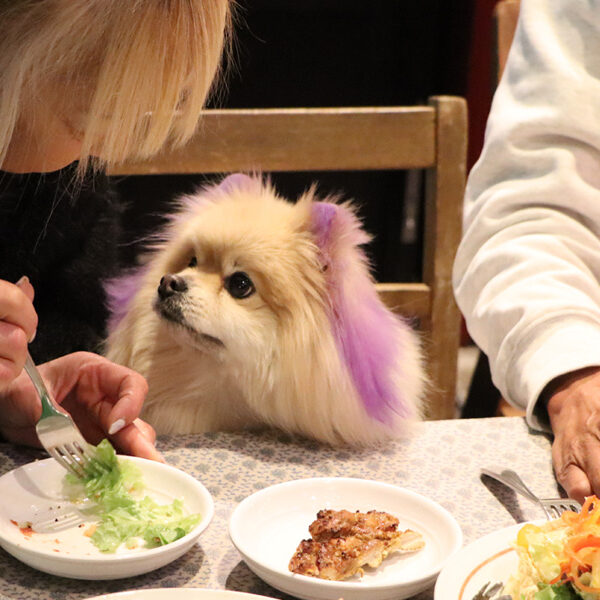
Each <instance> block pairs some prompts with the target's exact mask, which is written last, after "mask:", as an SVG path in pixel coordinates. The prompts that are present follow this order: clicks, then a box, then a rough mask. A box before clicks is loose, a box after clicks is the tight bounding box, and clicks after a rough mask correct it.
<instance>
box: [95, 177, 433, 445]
mask: <svg viewBox="0 0 600 600" xmlns="http://www.w3.org/2000/svg"><path fill="white" fill-rule="evenodd" d="M314 204H315V198H314V192H313V191H312V190H311V191H309V192H307V193H306V194H305V195H304V196H303V197H302V198H300V199H299V201H298V202H297V203H296V204H292V203H289V202H287V201H285V200H283V199H281V198H279V197H278V196H277V194H276V192H275V191H274V190H273V188H272V187H271V186H270V184H268V183H264V182H263V181H262V180H261V179H260V178H259V177H253V178H248V177H246V176H241V175H238V176H232V177H230V178H228V179H226V180H225V181H224V182H223V184H221V186H218V187H214V188H209V189H204V190H201V191H199V192H198V194H197V195H196V196H195V197H188V198H184V199H183V200H182V207H181V211H180V212H179V213H177V214H176V215H175V216H174V217H173V219H172V221H171V223H170V226H169V227H168V228H167V230H166V232H165V235H164V236H163V239H162V241H160V242H159V243H158V244H157V245H156V248H155V249H154V252H152V253H151V255H150V259H149V262H148V263H147V264H145V265H144V266H143V267H142V268H141V271H140V273H141V274H138V276H137V277H138V280H139V287H138V286H137V285H136V290H135V293H134V294H133V295H132V297H131V298H129V299H128V301H127V305H126V307H125V308H124V309H123V310H121V313H122V314H118V313H119V311H118V310H117V311H116V314H115V319H114V320H115V323H116V326H114V329H113V331H112V332H111V334H110V336H109V339H108V343H107V356H108V358H110V359H112V360H113V361H116V362H118V363H122V364H125V365H128V366H130V367H132V368H134V369H136V370H137V371H139V372H140V373H142V374H143V375H144V376H145V377H146V378H147V380H148V384H149V395H148V398H147V400H146V403H145V407H144V411H143V413H142V417H143V418H144V419H146V420H147V421H149V422H150V423H151V424H152V425H154V427H155V428H156V430H157V432H158V433H170V434H176V433H190V432H202V431H211V430H235V429H241V428H246V427H252V426H256V425H261V424H269V425H273V426H276V427H279V428H281V429H283V430H286V431H289V432H292V433H299V434H302V435H305V436H308V437H312V438H316V439H317V440H321V441H324V442H328V443H331V444H340V443H349V444H370V443H373V442H376V441H379V440H381V439H384V438H389V437H391V436H395V435H397V433H398V432H399V431H402V430H403V428H402V425H403V423H405V422H407V421H410V420H412V419H413V418H415V417H418V415H419V413H420V402H421V395H422V390H423V380H424V377H423V370H422V365H421V362H422V359H421V353H420V349H419V342H418V339H417V337H416V336H415V334H414V333H413V332H412V331H411V330H410V329H409V328H408V326H407V325H406V324H405V323H404V322H403V321H401V320H399V319H397V318H396V317H393V316H392V315H391V313H388V312H387V310H386V309H384V308H383V306H382V305H381V306H377V307H376V309H377V310H380V311H384V310H386V315H385V318H386V319H387V318H388V317H389V320H388V321H387V323H388V325H387V326H388V327H389V328H390V331H389V332H388V333H389V334H390V335H391V336H392V338H391V339H392V341H393V343H394V345H395V347H394V351H395V352H397V354H398V356H397V357H396V355H394V358H393V361H392V364H391V368H390V372H389V373H386V374H385V376H386V377H389V379H390V381H391V382H392V385H393V388H394V392H395V393H396V392H397V394H398V395H400V396H401V397H402V399H401V400H398V399H390V398H387V399H385V400H386V402H387V407H386V409H385V411H384V412H383V413H382V414H384V417H382V416H381V414H380V415H379V416H377V417H376V418H374V417H373V416H372V414H370V413H369V410H368V409H367V408H366V407H365V403H364V402H363V400H362V398H361V394H360V392H359V390H358V389H357V386H356V384H355V378H354V379H353V375H352V367H351V365H348V364H347V361H346V360H345V357H344V352H343V351H341V350H340V342H339V336H338V337H337V338H336V335H335V332H334V326H333V323H335V322H336V321H335V319H336V318H337V317H336V314H337V313H336V311H338V307H337V306H335V302H334V301H333V300H332V291H331V290H332V287H331V285H332V284H331V281H329V277H330V272H329V271H328V269H329V270H330V271H331V270H333V268H334V267H336V268H338V271H339V269H343V272H342V273H341V274H340V273H339V272H338V274H337V276H338V278H339V282H338V283H337V284H336V285H337V288H340V287H341V286H343V285H345V284H344V283H343V282H344V281H352V280H353V279H352V278H353V276H354V275H355V276H356V277H362V279H361V280H360V281H363V280H364V282H365V286H369V287H370V288H372V287H373V282H372V280H371V279H370V275H369V274H368V265H367V264H366V260H365V258H364V255H363V254H362V252H361V251H360V250H359V249H358V248H355V249H351V250H348V251H347V252H345V253H344V254H343V255H341V256H340V257H338V258H336V257H334V256H329V255H327V252H333V250H331V248H329V250H327V251H326V252H324V250H323V248H320V247H319V240H318V239H317V237H318V235H317V233H316V232H315V223H314V215H313V211H312V208H313V206H314ZM335 208H336V209H337V210H341V211H345V213H346V215H348V214H350V215H351V219H353V220H354V222H355V223H356V224H358V221H357V220H356V217H355V216H354V213H353V212H352V209H351V207H349V206H348V205H335ZM357 227H358V225H357ZM355 233H356V232H355ZM358 233H359V234H361V235H362V236H363V241H364V239H367V238H366V235H365V234H364V232H361V231H360V230H358ZM335 241H336V240H334V242H335ZM328 261H329V262H328ZM336 261H337V262H336ZM340 265H341V266H340ZM240 272H243V273H245V274H247V275H248V276H249V278H250V279H251V280H252V282H253V284H254V288H255V292H254V293H252V294H251V295H249V296H248V297H246V298H235V297H233V296H232V295H231V293H230V292H228V290H227V286H228V285H230V283H228V282H231V279H229V278H230V277H231V275H232V274H233V273H240ZM353 274H354V275H353ZM165 275H167V277H168V278H171V279H170V281H172V282H177V284H178V285H180V287H184V288H185V290H184V291H181V292H180V291H177V292H173V294H172V296H169V297H167V298H163V299H161V296H160V295H159V294H158V293H157V290H158V287H159V282H160V281H161V278H163V277H164V276H165ZM332 276H333V275H332ZM236 277H237V276H236ZM165 281H166V280H163V291H164V289H165V286H164V282H165ZM182 282H183V283H182ZM126 285H129V286H131V285H132V283H131V279H130V280H129V281H128V282H126V280H125V279H122V280H121V281H118V280H117V281H115V282H112V284H111V285H110V286H109V291H110V292H111V293H112V295H113V297H114V298H115V297H118V296H119V294H120V295H121V296H123V295H127V294H124V293H123V287H124V286H126ZM168 291H171V290H168ZM336 294H337V297H342V298H344V294H345V301H348V302H350V303H352V302H354V294H355V292H354V291H353V290H352V289H349V290H340V289H337V292H336ZM369 294H370V296H369V298H371V300H372V299H373V298H375V300H373V302H379V300H378V299H377V298H376V295H375V293H374V292H373V290H372V289H371V290H370V291H369ZM115 302H116V300H115ZM117 321H118V322H117ZM354 325H358V326H360V325H361V324H360V323H355V324H354Z"/></svg>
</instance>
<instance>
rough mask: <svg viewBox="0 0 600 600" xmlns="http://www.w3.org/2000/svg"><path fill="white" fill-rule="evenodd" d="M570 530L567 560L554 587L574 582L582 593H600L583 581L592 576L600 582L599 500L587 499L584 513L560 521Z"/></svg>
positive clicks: (568, 514)
mask: <svg viewBox="0 0 600 600" xmlns="http://www.w3.org/2000/svg"><path fill="white" fill-rule="evenodd" d="M559 520H560V521H562V523H563V524H564V525H566V526H568V527H569V529H570V535H569V538H568V540H567V542H566V544H565V548H564V553H565V560H563V562H561V564H560V573H559V575H558V576H557V577H555V578H554V579H553V580H552V581H551V582H550V583H551V584H554V583H560V582H567V581H570V582H571V583H572V584H573V585H574V586H575V587H576V588H577V589H579V590H581V591H582V592H590V593H600V587H592V586H589V585H587V584H585V583H583V581H582V580H581V579H582V577H583V575H585V574H586V573H592V576H595V577H592V580H594V579H596V580H598V579H600V573H598V572H597V568H596V572H594V568H593V567H594V565H596V566H597V565H600V500H599V499H598V498H597V497H596V496H589V497H588V498H586V500H585V502H584V504H583V506H582V508H581V512H580V513H575V512H571V511H566V512H564V513H563V514H562V515H561V517H560V519H559Z"/></svg>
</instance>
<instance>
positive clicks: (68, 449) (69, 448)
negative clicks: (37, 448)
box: [48, 443, 92, 477]
mask: <svg viewBox="0 0 600 600" xmlns="http://www.w3.org/2000/svg"><path fill="white" fill-rule="evenodd" d="M48 452H49V453H50V455H51V456H52V457H53V458H55V459H56V460H57V461H58V462H59V463H60V464H61V465H62V466H63V467H64V468H65V469H67V471H70V472H71V473H73V475H75V476H77V477H84V476H85V469H84V464H86V463H88V462H89V463H90V464H91V461H92V456H91V454H90V452H89V450H87V448H85V449H84V448H81V447H79V445H78V444H75V443H72V444H64V445H63V446H55V447H54V448H50V449H48Z"/></svg>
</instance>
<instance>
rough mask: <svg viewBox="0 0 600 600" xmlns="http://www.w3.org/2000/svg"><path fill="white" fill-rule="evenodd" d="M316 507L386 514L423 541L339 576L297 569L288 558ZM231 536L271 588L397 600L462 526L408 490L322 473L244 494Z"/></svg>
mask: <svg viewBox="0 0 600 600" xmlns="http://www.w3.org/2000/svg"><path fill="white" fill-rule="evenodd" d="M321 509H333V510H342V509H346V510H349V511H356V510H359V511H361V512H366V511H369V510H377V511H384V512H388V513H390V514H392V515H394V516H395V517H397V518H398V519H399V521H400V524H399V526H398V529H399V530H404V529H412V530H414V531H418V532H419V533H421V534H422V535H423V537H424V539H425V547H424V548H423V549H422V550H420V551H418V552H415V553H414V554H405V555H399V554H392V555H390V557H388V558H386V559H385V560H384V561H383V562H382V563H381V565H380V566H379V567H378V568H377V569H370V568H368V567H367V568H366V569H365V573H364V575H363V577H362V578H360V577H359V576H358V575H355V576H354V577H352V578H350V579H347V580H345V581H328V580H324V579H319V578H317V577H308V576H305V575H297V574H294V573H291V572H290V571H289V570H288V563H289V560H290V558H291V557H292V555H293V554H294V552H295V550H296V548H297V547H298V544H299V543H300V541H301V540H303V539H306V538H310V533H309V531H308V526H309V525H310V524H311V523H312V522H313V521H314V519H315V518H316V515H317V512H318V511H319V510H321ZM229 534H230V536H231V540H232V541H233V543H234V545H235V546H236V548H237V549H238V551H239V552H240V554H241V555H242V556H243V558H244V560H245V561H246V564H247V565H248V566H249V567H250V569H252V571H254V573H256V575H258V576H259V577H260V578H261V579H264V580H265V581H266V582H267V583H269V584H270V585H272V586H273V587H275V588H277V589H279V590H281V591H283V592H285V593H287V594H291V595H292V596H296V597H298V598H303V599H305V600H338V599H339V598H344V600H364V599H365V598H368V599H369V600H389V599H394V600H400V599H401V598H407V597H409V596H412V595H414V594H416V593H417V592H419V591H421V590H423V589H425V588H426V587H428V586H429V585H431V584H432V583H433V581H434V579H435V577H436V576H437V574H438V573H439V571H440V569H441V568H442V566H443V565H444V563H445V562H446V560H447V559H448V557H450V556H451V555H452V554H453V553H454V552H456V551H457V550H458V549H459V548H460V547H461V544H462V532H461V530H460V527H459V526H458V523H457V522H456V521H455V520H454V518H453V517H452V515H451V514H450V513H449V512H448V511H447V510H445V509H444V508H442V507H441V506H440V505H439V504H437V503H435V502H433V501H432V500H429V499H428V498H425V497H424V496H421V495H420V494H417V493H415V492H411V491H409V490H406V489H403V488H400V487H397V486H395V485H390V484H387V483H381V482H377V481H368V480H364V479H351V478H340V477H324V478H315V479H299V480H295V481H288V482H286V483H281V484H278V485H274V486H271V487H268V488H265V489H264V490H261V491H259V492H256V493H255V494H252V495H251V496H249V497H248V498H245V499H244V500H243V501H242V502H240V504H239V505H238V506H237V508H236V509H235V510H234V512H233V514H232V516H231V519H230V521H229Z"/></svg>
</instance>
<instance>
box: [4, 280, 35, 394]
mask: <svg viewBox="0 0 600 600" xmlns="http://www.w3.org/2000/svg"><path fill="white" fill-rule="evenodd" d="M37 322H38V318H37V313H36V312H35V309H34V308H33V287H32V286H31V284H30V283H29V280H28V279H27V277H23V278H21V279H20V280H19V282H18V283H17V284H14V283H10V282H8V281H3V280H0V393H1V392H2V390H4V389H5V388H6V387H7V386H8V385H10V383H11V382H12V381H13V380H14V379H15V378H16V377H18V376H19V373H21V371H22V370H23V365H24V364H25V357H26V356H27V344H28V342H30V341H31V340H32V339H33V337H34V335H35V330H36V328H37Z"/></svg>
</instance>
